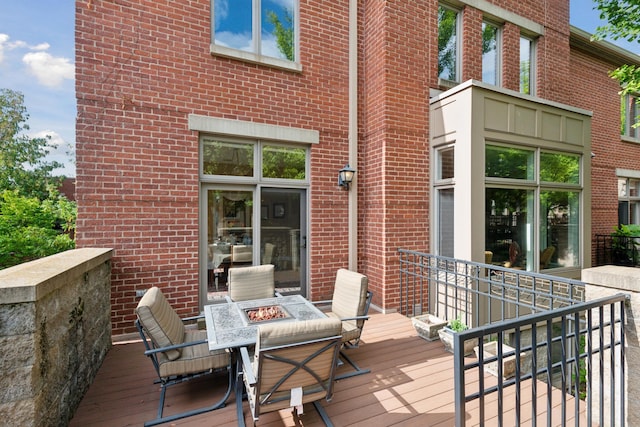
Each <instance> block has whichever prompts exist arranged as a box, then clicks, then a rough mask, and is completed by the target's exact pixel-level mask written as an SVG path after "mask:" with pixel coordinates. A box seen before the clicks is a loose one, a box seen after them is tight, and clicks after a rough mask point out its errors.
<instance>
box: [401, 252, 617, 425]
mask: <svg viewBox="0 0 640 427" xmlns="http://www.w3.org/2000/svg"><path fill="white" fill-rule="evenodd" d="M400 280H401V290H400V294H401V295H400V300H401V308H400V311H402V312H403V313H404V314H406V315H408V316H412V315H415V314H420V313H422V312H423V311H425V310H427V311H429V312H430V313H431V314H434V315H436V316H437V317H441V318H443V319H446V320H451V319H454V318H459V319H462V320H463V321H464V322H465V323H466V324H467V325H469V326H471V329H469V330H467V331H463V332H460V333H457V334H454V340H455V345H454V349H455V351H454V369H455V404H456V406H455V407H456V425H457V426H464V425H465V422H466V419H465V417H466V415H467V412H466V409H467V408H471V407H473V408H477V409H478V410H479V416H480V425H484V424H495V425H520V423H521V421H522V420H531V421H528V422H532V423H533V425H536V423H537V424H539V425H545V424H546V425H566V424H568V423H574V425H607V424H609V425H624V420H625V406H624V401H625V395H624V390H625V384H624V383H625V376H624V374H625V373H624V360H625V352H624V332H625V331H624V303H625V300H626V295H624V294H618V295H615V296H613V297H610V298H605V299H599V300H595V301H589V302H585V301H584V299H585V290H586V285H585V284H584V283H583V282H580V281H576V280H571V279H565V278H561V277H555V276H548V275H541V274H536V273H529V272H525V271H522V270H511V269H507V268H504V267H498V266H493V265H490V264H482V263H475V262H470V261H463V260H458V259H453V258H446V257H439V256H435V255H430V254H426V253H421V252H415V251H407V250H400ZM466 341H472V342H474V343H475V353H476V357H475V358H471V357H465V355H464V354H463V353H464V351H463V350H462V349H464V348H465V347H464V344H465V342H466ZM480 344H481V345H480ZM485 371H487V372H490V373H493V374H494V375H495V377H496V379H495V380H486V379H485V376H484V375H483V373H484V372H485ZM529 393H530V394H529ZM489 396H491V397H492V398H491V399H490V398H489ZM494 396H497V397H494ZM496 402H497V405H498V411H497V413H496V411H495V409H492V410H487V407H489V406H490V405H493V406H494V407H495V405H496ZM523 402H526V403H527V404H526V405H525V404H524V403H523ZM468 405H472V406H471V407H470V406H468ZM527 405H528V406H527ZM539 405H546V407H545V408H540V407H539ZM523 408H527V409H526V410H525V409H523ZM529 408H530V413H524V412H526V411H527V410H528V409H529ZM539 414H544V415H539ZM533 420H535V421H533ZM475 421H476V420H474V422H475Z"/></svg>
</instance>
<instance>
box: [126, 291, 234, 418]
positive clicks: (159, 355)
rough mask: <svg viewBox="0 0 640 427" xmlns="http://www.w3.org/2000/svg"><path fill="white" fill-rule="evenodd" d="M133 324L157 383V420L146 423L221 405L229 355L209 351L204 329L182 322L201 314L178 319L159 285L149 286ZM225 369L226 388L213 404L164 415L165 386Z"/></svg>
mask: <svg viewBox="0 0 640 427" xmlns="http://www.w3.org/2000/svg"><path fill="white" fill-rule="evenodd" d="M135 313H136V317H137V319H136V321H135V324H136V327H137V329H138V332H139V333H140V338H142V342H143V344H144V346H145V352H144V354H145V355H146V356H148V357H149V358H150V359H151V362H152V363H153V367H154V369H155V371H156V374H157V375H158V379H157V380H156V383H160V402H159V404H158V413H157V417H156V419H154V420H152V421H148V422H146V423H145V424H144V425H145V426H153V425H156V424H161V423H166V422H170V421H175V420H179V419H181V418H186V417H190V416H192V415H197V414H202V413H205V412H209V411H213V410H215V409H219V408H222V407H223V406H224V405H225V402H226V400H227V399H228V398H229V396H230V394H231V391H232V388H233V370H232V369H231V368H232V366H231V357H230V355H229V353H228V352H227V351H225V350H219V351H212V352H210V351H209V345H208V341H207V331H206V330H198V329H195V328H189V327H186V326H185V322H188V321H194V320H196V319H198V318H201V317H203V316H197V317H190V318H185V319H181V318H180V317H179V316H178V314H177V313H176V312H175V311H174V310H173V308H172V307H171V305H170V304H169V302H168V301H167V299H166V298H165V296H164V294H163V293H162V291H160V289H159V288H158V287H152V288H150V289H148V290H147V291H146V292H145V294H144V296H143V297H142V299H140V302H139V303H138V306H137V307H136V310H135ZM224 369H226V370H227V372H228V384H229V385H228V388H227V391H226V393H225V395H224V396H223V397H222V398H221V399H220V400H219V401H218V402H216V403H214V404H213V405H211V406H207V407H204V408H199V409H194V410H191V411H186V412H182V413H179V414H174V415H170V416H163V413H164V406H165V397H166V392H167V388H168V387H170V386H172V385H176V384H180V383H182V382H184V381H188V380H191V379H193V378H197V377H201V376H204V375H207V374H211V373H213V372H215V371H219V370H224Z"/></svg>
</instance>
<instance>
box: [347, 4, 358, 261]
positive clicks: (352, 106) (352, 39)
mask: <svg viewBox="0 0 640 427" xmlns="http://www.w3.org/2000/svg"><path fill="white" fill-rule="evenodd" d="M349 165H351V167H352V168H353V169H355V170H356V171H357V170H358V0H349ZM357 175H358V172H356V174H355V175H354V178H353V182H352V184H351V189H350V190H349V207H348V209H349V216H348V224H347V226H348V228H349V235H348V242H349V270H352V271H357V270H358V177H357Z"/></svg>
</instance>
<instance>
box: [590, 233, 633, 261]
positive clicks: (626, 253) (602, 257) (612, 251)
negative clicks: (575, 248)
mask: <svg viewBox="0 0 640 427" xmlns="http://www.w3.org/2000/svg"><path fill="white" fill-rule="evenodd" d="M594 240H595V245H594V246H595V250H596V264H595V267H597V266H600V265H621V266H627V267H640V236H613V235H611V234H596V236H595V239H594Z"/></svg>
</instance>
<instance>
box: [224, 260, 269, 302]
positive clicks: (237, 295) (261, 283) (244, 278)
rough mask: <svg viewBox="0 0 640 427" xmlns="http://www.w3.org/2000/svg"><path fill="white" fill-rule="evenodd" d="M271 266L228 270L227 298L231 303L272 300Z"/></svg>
mask: <svg viewBox="0 0 640 427" xmlns="http://www.w3.org/2000/svg"><path fill="white" fill-rule="evenodd" d="M273 271H274V266H273V264H266V265H256V266H251V267H234V268H230V269H229V282H228V286H229V298H230V299H231V300H232V301H246V300H252V299H261V298H272V297H273V296H274V295H275V289H276V288H275V280H274V273H273Z"/></svg>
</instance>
